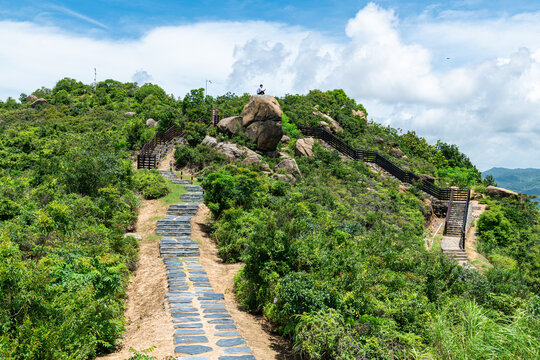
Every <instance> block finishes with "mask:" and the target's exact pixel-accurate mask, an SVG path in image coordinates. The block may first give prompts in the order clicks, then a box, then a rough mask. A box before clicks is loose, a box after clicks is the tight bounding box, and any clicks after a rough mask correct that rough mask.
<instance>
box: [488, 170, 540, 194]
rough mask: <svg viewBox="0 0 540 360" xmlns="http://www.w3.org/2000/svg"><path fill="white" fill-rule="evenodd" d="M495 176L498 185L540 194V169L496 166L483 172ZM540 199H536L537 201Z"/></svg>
mask: <svg viewBox="0 0 540 360" xmlns="http://www.w3.org/2000/svg"><path fill="white" fill-rule="evenodd" d="M487 175H491V176H493V178H494V179H495V182H496V183H497V185H498V186H500V187H503V188H506V189H510V190H514V191H517V192H522V193H526V194H529V195H538V196H540V169H506V168H500V167H494V168H492V169H489V170H487V171H484V172H482V176H483V177H486V176H487ZM539 199H540V198H539ZM539 199H536V200H537V201H538V200H539Z"/></svg>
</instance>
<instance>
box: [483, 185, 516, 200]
mask: <svg viewBox="0 0 540 360" xmlns="http://www.w3.org/2000/svg"><path fill="white" fill-rule="evenodd" d="M486 195H488V196H496V197H501V198H505V197H511V196H513V197H516V198H517V197H518V193H517V192H515V191H512V190H508V189H505V188H501V187H496V186H491V185H490V186H488V187H487V188H486Z"/></svg>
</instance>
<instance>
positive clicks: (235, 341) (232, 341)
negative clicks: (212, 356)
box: [216, 338, 246, 347]
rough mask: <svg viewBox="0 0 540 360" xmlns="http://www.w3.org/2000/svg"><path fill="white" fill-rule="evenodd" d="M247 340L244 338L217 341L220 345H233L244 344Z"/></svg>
mask: <svg viewBox="0 0 540 360" xmlns="http://www.w3.org/2000/svg"><path fill="white" fill-rule="evenodd" d="M245 342H246V340H244V339H243V338H232V339H220V340H218V341H217V342H216V345H217V346H220V347H231V346H236V345H240V344H244V343H245Z"/></svg>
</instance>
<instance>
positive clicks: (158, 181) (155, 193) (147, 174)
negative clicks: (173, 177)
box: [134, 169, 171, 199]
mask: <svg viewBox="0 0 540 360" xmlns="http://www.w3.org/2000/svg"><path fill="white" fill-rule="evenodd" d="M134 181H135V189H137V191H139V192H140V193H141V194H142V195H143V196H144V198H145V199H157V198H160V197H162V196H165V195H167V194H168V193H170V192H171V188H170V187H169V185H168V184H167V180H165V179H164V178H163V176H161V174H160V173H159V172H158V171H157V170H155V169H152V170H148V169H141V170H138V171H137V172H136V173H135V178H134Z"/></svg>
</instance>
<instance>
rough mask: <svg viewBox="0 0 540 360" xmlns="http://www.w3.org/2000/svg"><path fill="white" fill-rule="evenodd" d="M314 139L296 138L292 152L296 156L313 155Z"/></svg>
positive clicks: (310, 156)
mask: <svg viewBox="0 0 540 360" xmlns="http://www.w3.org/2000/svg"><path fill="white" fill-rule="evenodd" d="M314 143H315V140H314V139H313V138H311V137H308V138H305V139H298V140H297V141H296V147H295V148H294V153H295V154H296V155H297V156H307V157H309V158H312V157H314V155H313V144H314Z"/></svg>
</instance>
